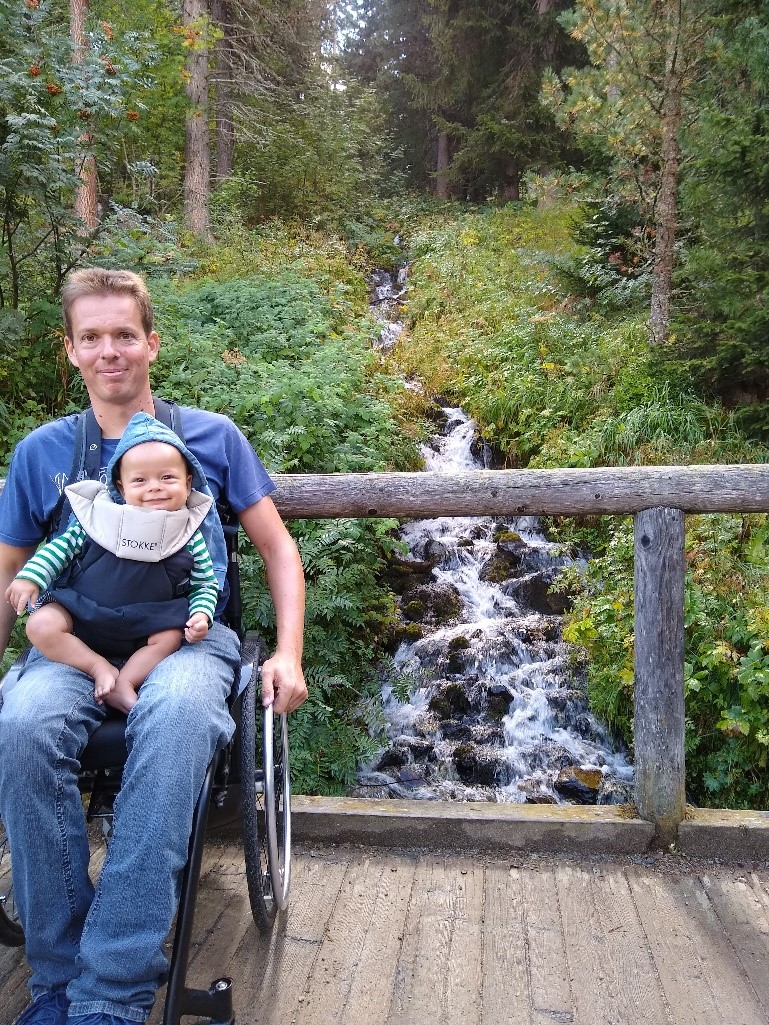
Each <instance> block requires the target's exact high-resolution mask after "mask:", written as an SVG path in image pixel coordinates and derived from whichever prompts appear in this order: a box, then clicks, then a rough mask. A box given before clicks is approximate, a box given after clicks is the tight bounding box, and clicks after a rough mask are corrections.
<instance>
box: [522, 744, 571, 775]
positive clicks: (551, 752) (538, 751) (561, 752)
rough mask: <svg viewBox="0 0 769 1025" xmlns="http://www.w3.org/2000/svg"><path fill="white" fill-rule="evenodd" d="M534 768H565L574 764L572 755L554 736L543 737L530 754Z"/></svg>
mask: <svg viewBox="0 0 769 1025" xmlns="http://www.w3.org/2000/svg"><path fill="white" fill-rule="evenodd" d="M530 765H531V767H532V769H545V768H551V769H553V768H557V769H559V770H560V769H563V768H565V767H566V766H571V765H573V760H572V755H571V753H570V752H569V751H567V750H566V748H565V747H564V746H563V744H559V743H558V741H557V740H553V738H552V737H542V738H541V739H540V740H539V741H538V742H537V744H536V745H535V747H534V750H533V751H532V752H531V755H530Z"/></svg>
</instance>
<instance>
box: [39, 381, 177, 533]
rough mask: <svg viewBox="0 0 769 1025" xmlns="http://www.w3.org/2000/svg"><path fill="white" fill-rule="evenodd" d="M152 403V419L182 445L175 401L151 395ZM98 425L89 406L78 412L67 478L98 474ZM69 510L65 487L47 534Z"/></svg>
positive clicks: (62, 523)
mask: <svg viewBox="0 0 769 1025" xmlns="http://www.w3.org/2000/svg"><path fill="white" fill-rule="evenodd" d="M152 400H153V402H154V404H155V419H156V420H159V421H160V422H161V423H162V424H165V426H166V427H169V428H170V429H171V430H172V431H173V432H174V434H176V435H177V436H178V438H179V440H180V441H181V442H182V444H185V440H184V430H183V428H182V418H181V415H180V413H179V407H178V406H177V405H176V403H175V402H171V401H169V400H168V399H161V398H160V397H159V396H158V395H153V396H152ZM100 463H101V427H99V424H98V421H97V420H96V417H95V415H94V412H93V407H91V406H89V407H88V409H84V410H83V412H82V413H80V414H79V415H78V418H77V425H76V427H75V447H74V451H73V453H72V468H71V469H70V471H69V481H70V483H73V482H74V481H78V480H96V478H97V477H98V476H99V470H100V469H101V466H100V465H99V464H100ZM71 515H72V509H71V507H70V504H69V499H68V498H67V496H66V494H65V493H64V490H63V489H62V492H61V494H60V495H59V498H58V500H57V502H56V505H55V506H54V508H53V511H52V512H51V515H50V517H49V518H48V529H47V531H46V533H47V536H48V537H49V538H50V537H53V536H54V535H56V534H61V533H62V531H64V530H65V529H66V526H67V524H68V523H69V518H70V516H71Z"/></svg>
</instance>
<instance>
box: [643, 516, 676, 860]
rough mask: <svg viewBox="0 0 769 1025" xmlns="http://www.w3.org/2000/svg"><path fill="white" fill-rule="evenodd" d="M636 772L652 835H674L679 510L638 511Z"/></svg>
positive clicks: (665, 838) (664, 841)
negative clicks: (653, 827)
mask: <svg viewBox="0 0 769 1025" xmlns="http://www.w3.org/2000/svg"><path fill="white" fill-rule="evenodd" d="M635 779H636V783H635V786H636V806H637V808H638V813H639V815H640V816H641V818H644V819H647V820H648V821H650V822H653V823H654V826H655V828H656V837H655V838H656V841H657V842H658V843H659V844H660V845H663V846H667V845H668V844H670V843H672V842H673V841H674V840H675V839H676V835H677V830H678V826H679V824H680V822H681V820H682V819H683V817H684V813H685V810H686V796H685V788H684V514H683V512H682V511H681V510H680V509H670V508H655V509H644V510H642V511H641V512H639V513H637V514H636V517H635Z"/></svg>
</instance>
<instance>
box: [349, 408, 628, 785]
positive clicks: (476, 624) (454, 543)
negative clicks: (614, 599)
mask: <svg viewBox="0 0 769 1025" xmlns="http://www.w3.org/2000/svg"><path fill="white" fill-rule="evenodd" d="M443 413H444V417H445V427H444V429H443V430H442V431H441V433H440V434H439V435H437V436H436V437H435V438H433V439H432V441H431V442H430V443H429V444H428V445H426V446H424V448H423V456H424V463H425V468H426V469H428V470H432V471H435V472H446V473H450V472H452V471H458V470H468V469H479V468H483V466H484V462H485V454H484V447H483V445H482V443H481V442H479V439H478V432H477V429H476V425H475V424H474V423H473V421H472V420H471V419H469V418H468V417H467V415H466V414H465V413H464V412H463V411H462V410H461V409H457V408H446V409H444V410H443ZM401 537H402V539H403V541H405V542H406V544H407V545H408V555H407V556H406V557H405V558H404V559H403V560H402V562H401V563H400V564H399V565H398V566H396V567H394V573H393V581H394V587H395V589H396V591H398V592H399V604H400V609H401V612H402V615H403V617H404V620H405V623H404V628H403V631H402V632H403V635H404V640H403V642H402V643H401V644H400V646H399V647H398V649H397V651H396V652H395V655H394V658H393V667H392V671H391V672H390V673H389V675H388V678H387V679H386V680H385V681H384V684H383V689H382V696H383V701H384V707H385V713H386V717H387V733H388V737H389V743H388V745H387V747H386V749H385V750H384V751H383V752H381V753H380V755H379V757H378V758H377V759H376V760H375V761H374V762H373V763H372V764H371V765H369V766H366V767H365V769H364V770H363V771H361V773H360V774H359V784H360V786H359V788H358V789H357V790H356V791H355V792H356V793H361V794H363V793H367V794H369V795H371V794H376V796H387V795H389V796H398V797H411V798H416V799H445V800H462V801H477V800H483V801H500V802H515V803H524V802H530V803H562V802H567V801H571V802H573V801H577V802H580V803H601V804H605V803H620V802H623V803H624V802H625V801H628V800H632V795H631V784H632V775H633V770H632V766H631V765H630V764H629V763H628V761H627V760H626V756H625V753H624V752H623V751H622V750H620V749H617V748H615V747H614V746H613V745H612V742H611V739H610V737H609V736H608V734H607V732H606V731H605V730H604V729H603V728H602V726H601V725H600V723H598V722H597V721H596V719H595V718H594V716H593V715H592V714H591V713H590V712H589V710H588V707H587V702H586V698H585V693H584V685H583V682H582V681H581V680H580V679H578V678H575V674H576V672H577V671H576V670H575V669H574V667H573V666H572V664H571V662H570V659H569V650H568V647H567V645H566V644H565V643H564V642H563V640H562V639H561V627H562V620H563V615H562V614H563V612H564V610H565V608H566V605H567V602H568V597H567V596H565V595H562V594H552V593H550V585H551V584H552V582H553V581H554V580H555V578H556V577H557V575H558V572H559V570H560V569H561V568H562V567H564V566H566V565H569V564H570V563H572V562H573V560H572V558H571V556H570V555H569V554H568V553H567V552H566V550H565V549H564V548H563V547H562V546H560V545H558V544H554V543H552V542H550V541H548V540H547V538H546V537H545V535H544V534H543V532H542V528H541V525H540V522H539V520H538V518H536V517H532V516H523V517H516V518H512V519H509V520H504V521H500V520H497V519H492V518H483V517H478V518H467V517H462V518H460V517H438V518H436V519H431V520H420V521H413V522H410V523H407V524H406V525H405V526H404V527H403V529H402V533H401ZM404 690H406V691H408V694H407V695H405V694H404ZM404 697H405V700H403V699H404Z"/></svg>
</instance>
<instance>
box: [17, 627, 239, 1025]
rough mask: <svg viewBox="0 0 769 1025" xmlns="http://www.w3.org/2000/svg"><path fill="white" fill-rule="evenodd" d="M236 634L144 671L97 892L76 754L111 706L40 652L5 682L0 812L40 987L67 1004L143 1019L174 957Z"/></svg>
mask: <svg viewBox="0 0 769 1025" xmlns="http://www.w3.org/2000/svg"><path fill="white" fill-rule="evenodd" d="M238 665H239V648H238V641H237V637H236V636H235V634H234V633H233V632H232V631H231V630H228V629H227V628H226V627H224V626H221V625H219V624H214V626H213V627H212V628H211V630H210V631H209V633H208V636H207V637H206V638H205V639H204V640H203V641H200V642H199V643H197V644H184V643H183V644H182V647H181V649H180V650H179V651H178V652H176V653H175V654H173V655H171V656H169V657H168V658H167V659H165V660H164V661H163V662H161V663H160V665H159V666H157V668H156V669H154V670H153V672H152V673H151V674H150V675H149V677H148V678H147V680H146V682H145V683H144V685H143V686H142V687H141V689H140V691H139V700H138V702H137V703H136V705H135V706H134V708H133V709H132V710H131V714H130V716H129V717H128V728H127V733H126V736H127V741H128V752H129V753H128V761H127V763H126V768H125V773H124V776H123V786H122V789H121V791H120V794H119V795H118V797H117V800H116V802H115V817H114V823H113V832H112V838H111V840H110V843H109V849H108V852H107V856H106V858H105V861H104V868H103V870H102V873H101V877H100V879H99V882H98V884H97V886H96V889H95V890H94V887H93V885H92V884H91V882H90V880H89V877H88V858H89V851H88V842H87V837H86V831H85V818H84V814H83V807H82V801H81V797H80V793H79V791H78V787H77V775H76V774H77V771H78V756H79V754H80V752H81V751H82V749H83V747H84V746H85V743H86V741H87V738H88V736H89V735H90V733H92V732H93V730H94V729H95V728H96V726H97V725H98V724H99V723H100V722H101V720H102V719H103V718H104V715H105V710H104V707H103V706H100V705H97V704H96V702H95V701H94V697H93V681H92V680H91V679H90V678H89V677H87V676H85V675H84V674H83V673H81V672H79V671H78V670H76V669H70V668H69V667H68V666H63V665H60V664H58V663H51V662H49V661H48V660H47V659H45V658H44V657H43V656H42V655H40V653H39V652H37V651H34V650H33V651H32V652H31V654H30V659H29V661H28V663H27V665H26V666H25V668H24V670H23V672H22V673H21V675H20V677H19V678H18V680H17V681H15V682H14V683H12V684H11V685H10V687H9V689H8V690H7V691H6V688H5V687H3V692H2V700H3V706H2V711H1V712H0V815H2V819H3V822H4V824H5V827H6V829H7V832H8V835H9V837H10V841H11V850H12V855H13V880H14V888H15V892H16V897H17V902H18V907H19V912H20V915H21V921H22V924H23V926H24V931H25V934H26V941H27V960H28V962H29V964H30V966H31V968H32V977H31V979H30V988H31V990H32V995H33V997H34V996H37V995H38V994H39V993H41V992H43V991H44V990H47V989H50V988H51V987H56V986H67V995H68V997H69V999H70V1001H71V1004H70V1014H73V1015H74V1014H90V1013H102V1014H115V1015H119V1016H120V1017H123V1018H128V1019H130V1020H131V1021H137V1022H143V1021H144V1020H145V1019H146V1018H147V1016H148V1014H149V1012H150V1010H151V1008H152V1004H153V1001H154V997H155V991H156V989H157V987H158V986H159V985H160V984H161V983H162V982H163V981H165V977H166V971H167V967H168V962H167V959H166V957H165V954H164V953H163V949H162V947H163V942H164V940H165V939H166V936H167V933H168V931H169V929H170V926H171V922H172V919H173V916H174V914H175V912H176V905H177V901H178V894H179V887H180V885H181V873H182V869H183V867H184V864H185V862H186V860H187V849H188V844H189V836H190V830H191V825H192V815H193V811H194V807H195V803H196V801H197V798H198V795H199V793H200V790H201V787H202V785H203V779H204V777H205V773H206V768H207V766H208V763H209V762H210V760H211V758H212V757H213V754H214V752H215V751H216V749H217V747H218V746H220V745H222V744H223V743H224V742H226V740H228V739H229V737H230V736H231V735H232V731H233V729H234V726H233V722H232V719H231V717H230V715H229V712H228V710H227V705H226V699H227V697H228V695H229V693H230V688H231V686H232V683H233V679H234V674H235V672H236V671H237V666H238Z"/></svg>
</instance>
